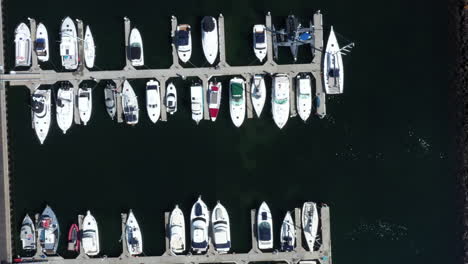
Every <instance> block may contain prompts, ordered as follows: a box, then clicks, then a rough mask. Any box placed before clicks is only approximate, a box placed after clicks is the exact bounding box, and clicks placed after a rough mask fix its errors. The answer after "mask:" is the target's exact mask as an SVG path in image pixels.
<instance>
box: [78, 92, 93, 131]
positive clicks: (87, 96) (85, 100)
mask: <svg viewBox="0 0 468 264" xmlns="http://www.w3.org/2000/svg"><path fill="white" fill-rule="evenodd" d="M92 110H93V92H92V90H91V88H89V87H80V88H78V111H79V114H80V119H81V122H83V125H85V126H86V124H88V122H89V119H90V118H91V113H92Z"/></svg>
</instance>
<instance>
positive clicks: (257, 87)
mask: <svg viewBox="0 0 468 264" xmlns="http://www.w3.org/2000/svg"><path fill="white" fill-rule="evenodd" d="M250 91H251V97H252V105H253V107H254V110H255V113H256V114H257V117H258V118H260V115H261V114H262V110H263V107H264V106H265V100H266V87H265V80H264V78H263V75H260V74H255V75H254V77H253V80H252V86H251V88H250Z"/></svg>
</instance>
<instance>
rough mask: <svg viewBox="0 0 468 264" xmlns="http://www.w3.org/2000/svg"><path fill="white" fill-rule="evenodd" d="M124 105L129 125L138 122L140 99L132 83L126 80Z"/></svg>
mask: <svg viewBox="0 0 468 264" xmlns="http://www.w3.org/2000/svg"><path fill="white" fill-rule="evenodd" d="M122 107H123V114H124V119H125V122H126V123H127V124H128V125H136V124H138V119H139V108H138V99H137V96H136V94H135V91H134V90H133V87H132V86H131V85H130V83H129V82H128V81H127V80H125V82H124V85H123V89H122Z"/></svg>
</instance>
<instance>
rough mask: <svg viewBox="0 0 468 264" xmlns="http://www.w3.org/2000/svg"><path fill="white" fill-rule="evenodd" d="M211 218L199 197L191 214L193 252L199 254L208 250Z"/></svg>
mask: <svg viewBox="0 0 468 264" xmlns="http://www.w3.org/2000/svg"><path fill="white" fill-rule="evenodd" d="M209 222H210V218H209V216H208V208H207V207H206V204H205V203H204V202H203V201H202V199H201V197H198V200H197V202H195V204H194V205H193V206H192V212H191V214H190V223H191V225H190V234H191V239H192V251H193V252H194V253H197V254H201V253H204V252H206V250H207V249H208V240H209V238H208V226H209Z"/></svg>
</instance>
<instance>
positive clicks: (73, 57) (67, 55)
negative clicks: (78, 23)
mask: <svg viewBox="0 0 468 264" xmlns="http://www.w3.org/2000/svg"><path fill="white" fill-rule="evenodd" d="M60 37H61V40H60V56H61V57H62V66H63V67H64V68H65V69H66V70H76V69H77V68H78V63H79V59H78V39H77V37H76V27H75V23H73V20H72V19H71V18H70V17H66V18H65V19H64V20H63V21H62V27H61V29H60Z"/></svg>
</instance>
